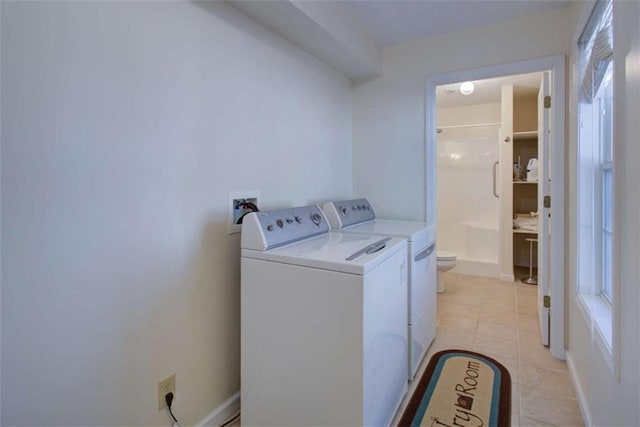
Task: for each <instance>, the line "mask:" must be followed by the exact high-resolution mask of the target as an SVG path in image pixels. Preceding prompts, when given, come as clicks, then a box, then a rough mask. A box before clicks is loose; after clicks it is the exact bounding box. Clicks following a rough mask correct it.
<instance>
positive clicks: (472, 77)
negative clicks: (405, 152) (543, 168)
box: [425, 56, 565, 359]
mask: <svg viewBox="0 0 640 427" xmlns="http://www.w3.org/2000/svg"><path fill="white" fill-rule="evenodd" d="M564 61H565V59H564V56H553V57H547V58H540V59H534V60H529V61H523V62H518V63H511V64H504V65H498V66H493V67H486V68H480V69H475V70H466V71H459V72H452V73H446V74H441V75H434V76H429V77H428V78H427V84H426V153H427V159H426V162H427V168H426V171H427V173H426V174H427V176H426V177H425V178H426V188H427V195H426V200H427V209H426V211H427V221H428V222H430V223H437V224H438V227H439V228H440V226H441V225H442V226H443V229H442V230H440V229H439V235H438V245H440V244H441V243H442V244H443V245H452V244H454V243H453V242H456V244H458V245H459V246H460V248H459V249H460V253H462V254H463V255H464V256H463V257H462V259H463V260H465V257H466V261H469V260H470V258H471V260H472V261H473V259H472V257H473V256H477V255H480V259H476V260H475V261H480V262H481V263H482V264H493V265H494V266H495V262H491V261H492V260H489V259H487V258H488V256H489V255H491V253H492V248H495V240H496V235H497V236H498V238H497V240H498V252H499V256H498V263H497V264H498V277H500V278H501V279H502V280H505V281H509V280H510V281H513V279H514V277H513V264H514V253H515V252H514V248H519V246H518V245H519V243H518V241H517V240H516V239H515V238H514V235H515V234H516V233H513V231H512V230H513V225H514V222H513V213H514V212H515V213H524V212H516V211H514V209H517V208H516V207H515V204H516V199H517V198H518V197H520V198H522V200H519V201H518V203H521V206H522V208H521V210H525V211H526V210H529V213H528V214H530V213H531V212H534V213H535V212H536V211H534V210H533V209H528V208H527V206H529V208H530V207H531V206H530V205H527V203H530V202H527V199H530V198H532V194H534V195H533V198H534V199H535V200H539V203H538V204H539V205H540V206H542V197H543V195H544V194H546V193H548V194H547V196H548V198H550V199H551V200H558V201H562V200H564V186H565V182H564V179H558V180H555V181H550V180H546V179H545V181H544V182H543V183H541V185H540V186H539V187H543V190H541V191H540V192H539V194H538V192H537V191H533V192H532V191H531V189H532V188H533V186H531V184H525V183H524V182H527V181H526V180H525V181H523V183H522V184H520V183H517V181H518V180H519V179H521V175H519V176H518V177H517V178H516V180H515V181H514V175H513V174H514V164H513V163H514V161H513V159H514V157H513V156H514V154H516V153H517V152H518V150H519V149H521V148H522V147H518V148H517V147H516V142H515V139H516V138H517V139H521V138H524V137H525V135H527V134H528V135H532V132H533V131H532V130H526V129H518V128H517V126H516V122H515V121H513V122H511V123H506V121H505V120H504V117H505V111H504V108H505V106H504V102H502V101H501V105H500V107H499V109H500V118H499V120H495V110H494V116H493V118H492V117H488V116H487V117H484V118H482V117H480V116H475V117H474V120H479V121H476V122H473V123H458V124H455V123H445V122H443V121H441V120H440V118H443V117H444V115H443V114H441V117H440V118H439V117H438V104H437V101H438V87H440V89H441V91H445V90H450V91H453V90H454V89H453V87H454V86H456V87H457V86H459V85H460V83H461V82H466V81H471V82H478V84H481V81H483V80H487V79H498V78H500V79H503V78H506V77H511V76H516V75H524V74H531V73H547V74H548V75H549V78H550V87H551V92H550V98H549V99H546V98H545V99H544V102H545V105H546V103H547V101H549V102H553V101H551V100H555V99H557V100H561V101H559V102H557V103H555V104H554V108H553V109H550V110H549V114H550V116H549V119H550V121H552V122H553V123H554V127H553V129H552V132H551V133H550V142H549V146H548V158H549V159H550V161H549V163H548V165H549V170H550V173H551V175H553V176H556V177H564V176H565V174H564V168H565V165H564V158H565V156H564V144H563V139H564V113H565V112H564V76H565V71H564ZM514 87H516V88H517V85H514V84H512V83H511V84H505V85H503V87H502V90H501V100H504V99H505V94H506V96H507V97H508V96H511V101H512V102H511V104H510V105H509V108H511V110H510V111H508V113H509V114H512V115H513V112H514V111H515V108H516V107H515V105H516V103H515V101H514V98H513V96H514ZM517 91H518V89H516V92H515V94H517ZM458 93H459V89H458ZM456 96H457V95H456ZM460 96H464V95H460ZM541 99H542V98H541ZM467 109H468V110H469V108H467ZM467 113H469V114H470V111H467ZM476 113H478V112H476ZM453 116H457V117H458V118H459V117H461V116H464V114H462V115H461V114H452V117H453ZM514 117H515V116H514ZM536 117H537V114H536ZM480 119H481V121H480ZM466 125H474V126H466ZM475 125H482V126H475ZM447 126H449V127H448V128H446V127H447ZM439 127H440V129H441V133H440V134H438V133H437V129H438V128H439ZM471 128H476V129H475V131H473V135H475V136H469V135H468V131H469V130H470V129H471ZM491 128H493V129H491ZM465 129H466V130H465ZM447 130H448V131H449V136H450V137H451V138H447V137H444V138H443V137H442V136H444V135H446V134H445V132H446V131H447ZM454 132H455V133H457V136H455V135H454ZM465 132H467V133H465ZM536 133H537V132H536ZM439 135H440V136H441V137H440V142H439V140H438V137H439ZM474 138H475V139H474ZM494 141H495V145H493V147H494V148H491V144H492V143H493V142H494ZM438 144H442V145H447V146H448V147H444V148H443V150H441V151H439V150H438V148H439V146H438ZM470 144H476V145H473V149H477V150H476V151H478V150H479V151H478V152H476V153H475V155H474V156H472V155H471V154H472V153H473V149H471V148H470V147H471V146H472V145H470ZM456 146H457V149H458V151H459V152H454V151H453V150H454V147H456ZM483 146H484V148H483ZM525 147H526V145H525ZM463 149H466V150H467V152H466V153H465V152H463V151H461V150H463ZM447 150H448V151H447ZM503 150H506V154H505V153H503V152H502V151H503ZM495 152H497V153H498V156H497V159H498V160H493V159H495V155H494V154H492V153H495ZM526 152H527V149H524V151H522V152H521V156H522V157H525V156H526V155H527V154H526ZM447 156H448V157H447ZM464 157H466V160H464V161H461V160H463V158H464ZM530 158H532V156H530V155H529V159H530ZM529 159H527V163H529V161H528V160H529ZM439 160H445V168H446V167H448V168H449V170H448V171H447V172H448V174H449V177H448V178H447V180H448V182H450V183H451V182H455V181H460V180H466V181H467V182H468V184H469V185H468V186H469V187H471V189H472V190H473V189H474V188H475V189H476V191H474V197H479V195H480V193H483V197H482V200H483V201H484V202H482V203H478V202H477V200H476V199H468V200H467V203H466V204H465V202H464V200H458V201H457V202H454V203H453V207H452V206H446V208H449V209H456V208H455V204H456V203H458V205H461V206H458V209H462V210H463V211H467V212H466V213H475V212H478V213H481V214H482V215H481V216H482V218H481V219H480V220H477V221H476V220H474V219H473V216H469V215H467V219H468V218H471V219H470V220H465V219H464V218H462V213H459V214H458V215H457V216H458V217H460V218H458V217H456V215H449V214H447V213H443V212H440V215H438V213H439V212H438V210H439V209H440V204H443V205H444V204H445V203H439V202H442V200H441V196H442V194H440V195H439V194H438V189H439V187H438V178H440V177H439V176H438V172H437V171H438V166H439V165H438V161H439ZM480 160H482V161H480ZM492 160H493V161H492ZM465 162H466V163H467V166H468V167H467V172H469V171H470V170H471V168H472V167H475V168H476V169H477V170H476V172H477V174H476V175H477V176H476V178H473V179H472V178H469V177H467V178H466V179H465V178H462V177H460V178H451V176H454V174H455V172H452V171H451V167H452V164H453V163H458V164H459V165H464V164H465ZM496 162H497V163H496ZM523 162H524V160H523V159H522V158H521V163H520V168H524V166H525V165H523V164H522V163H523ZM474 165H475V166H474ZM441 166H442V165H441ZM489 166H491V167H490V168H489ZM441 169H442V168H441ZM460 170H462V169H460ZM467 172H462V173H461V175H465V173H467ZM522 173H523V172H520V174H522ZM494 176H495V179H494ZM489 177H491V179H490V182H489V183H487V180H488V178H489ZM525 178H526V175H525ZM443 179H444V178H443ZM487 184H490V185H487ZM518 185H521V187H517V186H518ZM480 186H482V189H481V190H480ZM521 190H522V191H521ZM440 192H441V193H442V190H441V191H440ZM521 192H522V194H520V193H521ZM486 195H488V196H489V197H488V198H487V197H484V196H486ZM439 197H440V199H439ZM491 197H493V198H494V199H498V198H499V197H503V200H502V201H501V202H499V205H500V206H501V208H499V209H498V210H499V213H498V221H497V227H495V222H496V221H495V217H493V218H490V219H489V220H487V218H489V215H487V212H491V210H492V209H493V210H494V211H495V200H493V201H492V200H491ZM505 200H507V202H505ZM505 203H508V204H510V205H511V206H510V208H509V209H508V211H507V210H506V209H504V205H505ZM492 205H493V208H492V207H491V206H492ZM545 206H546V205H545ZM443 207H445V206H443ZM485 208H486V209H485ZM525 208H527V209H525ZM538 211H539V212H540V213H541V215H544V217H545V218H546V217H547V215H549V214H550V210H548V209H547V208H544V209H542V208H541V209H538ZM507 212H508V215H507ZM445 215H446V216H447V220H456V221H458V222H460V223H461V225H463V227H458V230H457V231H456V232H454V235H453V236H451V235H450V236H448V237H449V238H448V237H447V236H445V231H444V230H445V229H446V224H445V223H446V222H447V221H444V222H443V221H441V220H440V218H439V217H440V216H445ZM449 222H451V221H449ZM525 223H526V221H525ZM548 223H549V225H550V226H551V228H552V229H553V230H554V233H553V234H549V235H548V245H543V244H541V245H539V246H540V249H537V248H531V250H534V251H537V252H539V255H540V256H537V257H535V258H536V259H538V260H541V261H542V260H546V262H547V263H548V265H546V268H547V270H546V271H548V274H547V275H546V276H545V277H544V278H541V285H540V286H538V290H539V307H540V308H541V309H544V307H547V311H544V310H543V311H540V310H539V313H540V319H541V324H542V323H543V320H544V319H545V316H547V318H546V321H547V324H550V325H551V326H550V331H551V332H550V334H549V335H548V337H550V339H549V342H548V344H549V347H550V350H551V353H552V354H553V355H554V356H555V357H557V358H560V359H564V329H565V325H564V256H565V251H564V248H565V245H564V241H565V239H564V237H565V236H564V206H563V203H562V202H560V203H557V205H554V207H553V215H552V216H549V220H548ZM449 225H450V224H449ZM523 225H524V226H525V228H526V224H524V223H523ZM495 228H497V229H498V232H497V233H495V232H494V233H493V235H492V236H490V234H491V233H485V232H487V231H489V232H490V231H493V230H495ZM475 232H478V233H484V234H482V237H480V235H479V234H478V233H475ZM441 233H442V236H441V235H440V234H441ZM455 233H458V235H457V236H456V235H455ZM474 233H475V234H474ZM446 234H449V233H446ZM546 237H547V234H545V239H546ZM507 239H508V240H507ZM478 244H480V247H479V248H478V247H475V248H474V247H473V245H478ZM530 244H531V243H530ZM482 246H484V249H483V247H482ZM449 249H454V250H455V248H449ZM505 260H508V261H505ZM493 261H495V258H493ZM507 263H509V264H510V268H511V270H509V269H505V265H507ZM476 264H477V262H476ZM463 265H464V263H463ZM485 266H486V265H485ZM467 267H469V263H467V265H466V266H465V268H467ZM489 270H491V269H489ZM509 271H511V273H510V274H509ZM495 273H496V271H495V267H494V268H493V270H492V275H493V276H494V277H495V275H496V274H495ZM485 275H487V274H485ZM549 302H552V304H553V307H554V310H552V311H551V312H549V310H548V306H544V305H543V304H548V303H549ZM545 313H546V314H545ZM547 330H549V329H547ZM541 339H543V338H541Z"/></svg>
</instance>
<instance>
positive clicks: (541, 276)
mask: <svg viewBox="0 0 640 427" xmlns="http://www.w3.org/2000/svg"><path fill="white" fill-rule="evenodd" d="M549 86H550V84H549V73H548V72H545V73H544V74H543V76H542V82H541V83H540V90H539V91H538V318H539V320H540V333H541V338H542V344H543V345H546V346H548V345H549V334H550V331H549V323H550V318H549V317H550V307H549V305H550V303H549V301H550V295H551V287H550V280H549V279H550V274H549V271H550V268H549V267H550V259H549V254H550V252H551V249H550V246H549V244H550V238H549V235H550V234H551V227H550V223H551V209H550V207H547V206H549V205H550V199H549V203H545V197H546V198H548V197H549V196H550V195H551V175H550V173H549V171H550V167H549V166H550V153H551V151H550V149H549V148H550V147H549V141H550V140H551V126H550V122H551V98H550V96H549V93H550V88H549Z"/></svg>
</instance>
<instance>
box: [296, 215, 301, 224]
mask: <svg viewBox="0 0 640 427" xmlns="http://www.w3.org/2000/svg"><path fill="white" fill-rule="evenodd" d="M295 220H296V222H297V223H298V224H302V218H300V217H299V216H296V217H295Z"/></svg>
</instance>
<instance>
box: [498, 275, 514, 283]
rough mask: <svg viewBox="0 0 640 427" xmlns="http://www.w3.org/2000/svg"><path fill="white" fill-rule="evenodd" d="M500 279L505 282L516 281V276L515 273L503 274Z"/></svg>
mask: <svg viewBox="0 0 640 427" xmlns="http://www.w3.org/2000/svg"><path fill="white" fill-rule="evenodd" d="M500 280H502V281H503V282H515V281H516V278H515V276H514V275H513V274H501V275H500Z"/></svg>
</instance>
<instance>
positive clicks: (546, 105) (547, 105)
mask: <svg viewBox="0 0 640 427" xmlns="http://www.w3.org/2000/svg"><path fill="white" fill-rule="evenodd" d="M544 108H551V95H547V96H545V97H544Z"/></svg>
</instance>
